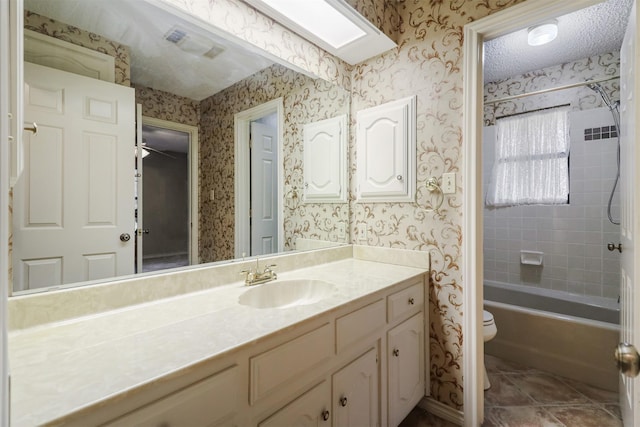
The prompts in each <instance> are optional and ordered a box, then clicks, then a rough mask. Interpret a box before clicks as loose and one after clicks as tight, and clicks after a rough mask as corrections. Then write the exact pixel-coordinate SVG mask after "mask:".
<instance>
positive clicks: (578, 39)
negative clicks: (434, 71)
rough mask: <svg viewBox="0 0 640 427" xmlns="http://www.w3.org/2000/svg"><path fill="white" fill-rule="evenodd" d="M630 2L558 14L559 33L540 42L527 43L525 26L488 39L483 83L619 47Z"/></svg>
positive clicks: (613, 0) (620, 0)
mask: <svg viewBox="0 0 640 427" xmlns="http://www.w3.org/2000/svg"><path fill="white" fill-rule="evenodd" d="M559 1H561V0H559ZM631 3H632V0H609V1H606V2H604V3H600V4H597V5H595V6H591V7H589V8H586V9H583V10H580V11H577V12H574V13H571V14H568V15H564V16H560V17H558V18H557V20H558V37H557V38H556V39H555V40H554V41H552V42H551V43H548V44H546V45H543V46H529V45H528V44H527V30H526V29H524V30H520V31H516V32H514V33H511V34H507V35H505V36H502V37H499V38H496V39H493V40H489V41H487V42H486V43H485V44H484V47H485V52H484V60H485V66H484V81H485V83H487V82H494V81H497V80H502V79H505V78H507V77H511V76H515V75H519V74H523V73H526V72H528V71H533V70H539V69H541V68H545V67H549V66H552V65H558V64H562V63H565V62H570V61H574V60H576V59H582V58H587V57H589V56H593V55H597V54H601V53H607V52H613V51H619V50H620V46H622V38H623V37H624V30H625V28H626V25H627V17H628V16H629V12H630V10H631Z"/></svg>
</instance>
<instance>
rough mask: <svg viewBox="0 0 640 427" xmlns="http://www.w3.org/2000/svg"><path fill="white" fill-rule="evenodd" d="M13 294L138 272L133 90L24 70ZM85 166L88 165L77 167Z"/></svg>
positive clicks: (48, 71)
mask: <svg viewBox="0 0 640 427" xmlns="http://www.w3.org/2000/svg"><path fill="white" fill-rule="evenodd" d="M24 72H25V94H24V103H25V120H28V121H30V122H36V123H38V132H37V134H29V133H27V135H26V138H25V141H24V147H23V155H24V169H23V171H22V173H21V175H20V176H19V177H18V179H17V181H16V185H15V187H14V189H13V195H14V202H13V208H14V217H13V240H14V245H13V254H12V256H13V282H14V290H16V291H19V290H27V289H33V288H40V287H46V286H55V285H62V284H66V283H74V282H81V281H87V280H95V279H103V278H106V277H113V276H116V275H124V274H131V273H133V260H134V257H133V247H134V246H133V240H121V239H120V235H121V234H123V233H124V234H126V233H129V234H132V233H133V211H134V195H133V190H134V187H133V171H134V164H133V162H134V156H133V141H134V132H135V127H134V122H133V117H134V113H133V111H134V91H133V89H131V88H127V87H124V86H119V85H114V84H111V83H106V82H102V81H98V80H94V79H90V78H86V77H82V76H78V75H76V74H71V73H67V72H64V71H59V70H55V69H52V68H48V67H43V66H40V65H36V64H30V63H25V71H24ZM78 165H80V166H81V167H77V166H78Z"/></svg>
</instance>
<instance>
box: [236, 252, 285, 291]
mask: <svg viewBox="0 0 640 427" xmlns="http://www.w3.org/2000/svg"><path fill="white" fill-rule="evenodd" d="M275 267H276V265H275V264H269V265H267V266H266V267H265V268H264V270H263V271H262V272H260V264H259V260H258V258H256V269H255V270H253V269H252V268H251V267H249V269H248V270H242V271H241V272H240V274H244V275H245V278H244V284H245V285H246V286H252V285H259V284H260V283H267V282H270V281H272V280H276V279H277V278H278V275H277V274H276V273H275V271H273V268H275Z"/></svg>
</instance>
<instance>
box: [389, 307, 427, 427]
mask: <svg viewBox="0 0 640 427" xmlns="http://www.w3.org/2000/svg"><path fill="white" fill-rule="evenodd" d="M387 350H388V351H387V357H388V359H387V360H388V362H387V369H388V381H387V387H388V401H389V425H391V426H395V425H398V424H400V422H401V421H402V420H403V419H404V417H406V416H407V414H409V412H411V409H413V407H414V406H416V405H417V404H418V402H419V401H420V399H422V396H424V394H425V375H424V370H425V359H424V316H423V314H422V313H418V314H416V315H415V316H413V317H411V318H409V319H408V320H405V321H404V322H402V323H401V324H399V325H398V326H396V327H395V328H393V329H391V330H390V331H389V333H388V339H387Z"/></svg>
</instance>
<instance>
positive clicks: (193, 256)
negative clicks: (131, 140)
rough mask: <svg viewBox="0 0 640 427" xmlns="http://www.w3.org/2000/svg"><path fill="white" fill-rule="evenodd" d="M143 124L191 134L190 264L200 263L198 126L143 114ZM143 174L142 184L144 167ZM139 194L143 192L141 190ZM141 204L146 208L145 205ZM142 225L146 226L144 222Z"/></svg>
mask: <svg viewBox="0 0 640 427" xmlns="http://www.w3.org/2000/svg"><path fill="white" fill-rule="evenodd" d="M142 124H143V125H149V126H154V127H159V128H163V129H169V130H175V131H178V132H184V133H187V134H189V155H188V159H189V170H188V175H189V220H190V222H191V227H189V265H194V264H199V263H200V259H199V255H198V253H199V252H198V251H199V249H198V243H199V241H200V239H199V237H200V235H199V225H200V223H199V221H200V209H199V203H200V196H199V190H200V183H199V176H200V163H199V162H200V144H199V142H198V127H197V126H191V125H186V124H182V123H177V122H171V121H168V120H162V119H156V118H154V117H148V116H142ZM142 174H143V176H142V180H141V181H140V183H141V184H143V183H144V169H143V170H142ZM139 194H143V193H142V192H139ZM141 206H142V208H143V209H144V205H141ZM138 216H139V217H140V218H142V212H141V211H140V212H138ZM142 225H143V226H144V222H143V223H142Z"/></svg>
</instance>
